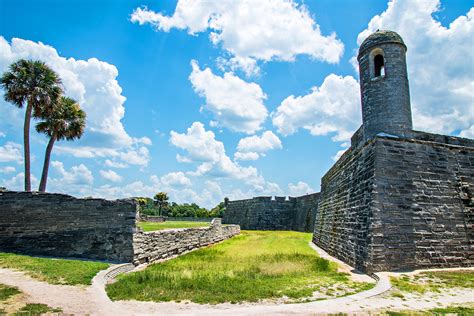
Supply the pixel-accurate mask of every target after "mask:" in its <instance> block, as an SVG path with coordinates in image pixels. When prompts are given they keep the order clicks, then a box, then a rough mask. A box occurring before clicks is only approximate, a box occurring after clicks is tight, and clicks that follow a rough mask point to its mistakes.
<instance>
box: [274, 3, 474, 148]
mask: <svg viewBox="0 0 474 316" xmlns="http://www.w3.org/2000/svg"><path fill="white" fill-rule="evenodd" d="M439 9H440V2H439V1H438V0H417V1H411V0H410V1H408V0H393V1H390V2H389V3H388V8H387V10H386V11H384V12H383V13H382V14H380V15H377V16H374V17H373V18H372V19H371V21H370V22H369V25H368V28H367V29H366V30H364V31H363V32H361V33H360V34H359V36H358V39H357V42H358V44H359V45H360V44H361V43H362V42H363V40H364V39H365V38H366V37H367V36H368V35H370V34H371V33H373V32H375V31H376V30H377V29H389V30H394V31H396V32H398V33H399V34H400V35H401V36H402V37H403V40H404V41H405V43H406V45H407V47H408V52H407V63H408V74H409V79H410V94H411V104H412V113H413V123H414V128H415V129H418V130H423V131H428V132H433V133H441V134H455V133H458V132H459V135H460V136H464V137H469V135H471V129H472V126H473V123H474V102H473V100H474V73H473V72H472V69H471V68H470V67H467V66H466V64H465V62H466V61H468V60H473V59H474V50H473V49H472V37H473V36H474V8H472V9H471V10H469V12H468V13H467V14H466V15H461V16H459V17H457V18H456V19H455V20H454V21H453V22H452V23H451V24H450V25H449V26H448V27H444V26H442V25H441V24H440V23H439V21H437V20H436V19H435V14H436V13H437V12H438V11H439ZM352 60H354V58H353V59H352ZM359 103H360V92H359V86H358V84H357V81H356V80H355V79H354V78H353V77H351V76H347V77H339V76H336V75H334V74H331V75H329V76H327V77H326V79H325V80H324V82H323V84H322V85H321V87H320V88H317V87H315V88H313V92H312V93H310V94H308V95H306V96H303V97H296V98H295V97H294V96H290V97H288V98H287V99H285V100H284V101H283V102H282V104H281V105H280V106H279V107H278V109H277V110H276V112H274V113H273V114H272V120H273V124H274V125H275V126H276V127H277V128H278V131H279V132H280V133H282V134H283V135H289V134H292V133H294V132H296V131H297V130H298V129H299V128H304V129H307V130H309V131H310V132H311V134H313V135H327V134H334V136H333V137H332V139H333V140H334V141H348V140H349V139H350V136H351V135H352V133H353V132H354V131H355V130H356V129H357V128H358V125H359V124H360V123H359V122H360V117H361V114H360V105H359ZM342 153H343V151H342V150H341V151H340V152H338V155H340V154H342Z"/></svg>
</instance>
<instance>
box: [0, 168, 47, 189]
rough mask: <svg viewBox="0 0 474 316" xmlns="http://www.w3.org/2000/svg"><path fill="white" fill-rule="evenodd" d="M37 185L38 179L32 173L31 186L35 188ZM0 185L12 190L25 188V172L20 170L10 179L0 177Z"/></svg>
mask: <svg viewBox="0 0 474 316" xmlns="http://www.w3.org/2000/svg"><path fill="white" fill-rule="evenodd" d="M38 185H39V181H38V179H37V178H36V177H35V176H34V175H31V187H32V188H35V187H38ZM0 186H1V187H5V188H7V189H8V190H12V191H23V190H24V188H25V173H23V172H20V173H18V174H17V175H16V176H13V177H12V178H10V179H2V178H0Z"/></svg>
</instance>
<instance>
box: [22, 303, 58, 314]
mask: <svg viewBox="0 0 474 316" xmlns="http://www.w3.org/2000/svg"><path fill="white" fill-rule="evenodd" d="M60 312H62V309H60V308H51V307H49V306H48V305H46V304H26V305H25V306H23V307H22V308H21V309H19V310H18V311H16V312H15V313H14V314H13V315H14V316H20V315H41V314H44V313H60Z"/></svg>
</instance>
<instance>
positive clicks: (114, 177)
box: [99, 170, 122, 182]
mask: <svg viewBox="0 0 474 316" xmlns="http://www.w3.org/2000/svg"><path fill="white" fill-rule="evenodd" d="M99 173H100V175H101V177H102V178H104V179H106V180H109V181H112V182H120V181H122V176H120V175H119V174H118V173H117V172H115V171H113V170H100V171H99Z"/></svg>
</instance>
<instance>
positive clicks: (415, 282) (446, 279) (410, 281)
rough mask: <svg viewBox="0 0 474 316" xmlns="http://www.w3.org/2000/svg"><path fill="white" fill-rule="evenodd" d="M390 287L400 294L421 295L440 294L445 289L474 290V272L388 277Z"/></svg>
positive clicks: (426, 273) (445, 272)
mask: <svg viewBox="0 0 474 316" xmlns="http://www.w3.org/2000/svg"><path fill="white" fill-rule="evenodd" d="M390 281H391V282H392V285H393V286H394V287H395V288H397V289H398V290H400V291H402V292H408V293H418V294H423V293H426V292H440V291H441V290H442V289H445V288H455V287H459V288H471V289H474V271H469V270H461V271H433V272H422V273H420V274H417V275H414V276H409V275H402V276H401V277H390Z"/></svg>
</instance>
